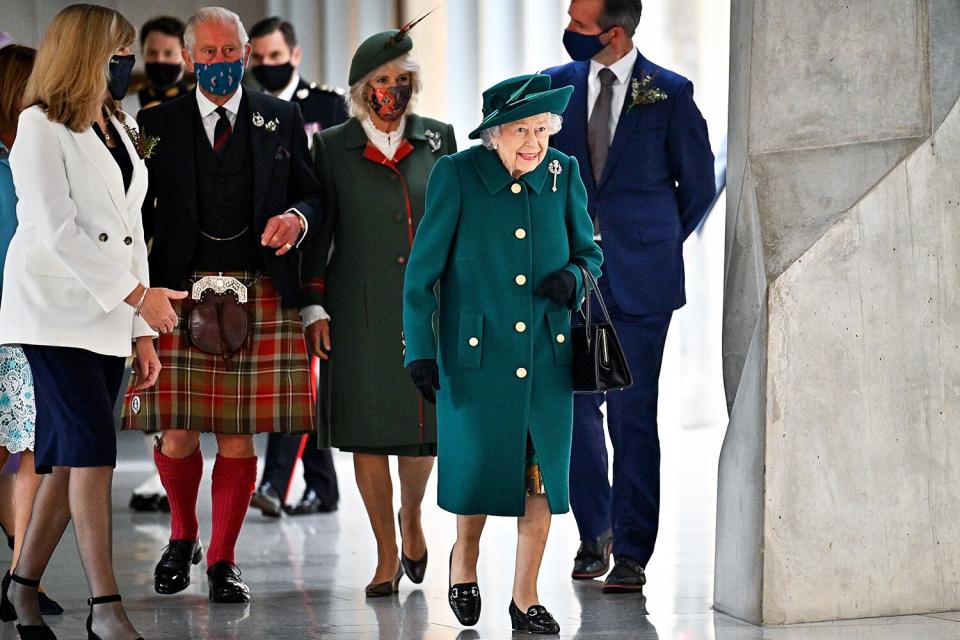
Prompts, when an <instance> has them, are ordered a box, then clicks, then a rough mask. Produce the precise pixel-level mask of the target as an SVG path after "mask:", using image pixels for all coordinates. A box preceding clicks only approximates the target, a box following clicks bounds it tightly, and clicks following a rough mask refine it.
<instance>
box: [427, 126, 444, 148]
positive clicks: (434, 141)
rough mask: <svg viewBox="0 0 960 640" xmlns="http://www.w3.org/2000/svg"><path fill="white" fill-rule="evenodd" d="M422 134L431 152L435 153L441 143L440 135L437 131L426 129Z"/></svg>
mask: <svg viewBox="0 0 960 640" xmlns="http://www.w3.org/2000/svg"><path fill="white" fill-rule="evenodd" d="M423 135H424V136H425V137H426V138H427V143H428V144H429V145H430V151H431V153H436V152H437V151H439V150H440V145H441V144H443V138H441V137H440V134H439V133H437V132H436V131H431V130H430V129H427V130H426V131H424V132H423Z"/></svg>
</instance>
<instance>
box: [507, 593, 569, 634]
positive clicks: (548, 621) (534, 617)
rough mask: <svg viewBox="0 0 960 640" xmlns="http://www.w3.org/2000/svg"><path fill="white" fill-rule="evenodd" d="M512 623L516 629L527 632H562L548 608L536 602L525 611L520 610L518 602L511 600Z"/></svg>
mask: <svg viewBox="0 0 960 640" xmlns="http://www.w3.org/2000/svg"><path fill="white" fill-rule="evenodd" d="M509 612H510V624H511V625H512V626H513V630H514V631H525V632H527V633H537V634H543V635H556V634H558V633H560V625H559V624H557V621H556V620H554V619H553V616H552V615H550V612H549V611H547V608H546V607H544V606H542V605H539V604H535V605H533V606H532V607H530V608H529V609H527V612H526V613H524V612H523V611H520V608H519V607H517V604H516V603H515V602H514V601H513V600H512V599H511V600H510V609H509Z"/></svg>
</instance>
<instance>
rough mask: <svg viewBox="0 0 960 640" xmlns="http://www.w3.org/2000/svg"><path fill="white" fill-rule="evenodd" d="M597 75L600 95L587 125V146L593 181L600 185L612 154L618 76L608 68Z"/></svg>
mask: <svg viewBox="0 0 960 640" xmlns="http://www.w3.org/2000/svg"><path fill="white" fill-rule="evenodd" d="M597 75H598V77H599V78H600V95H599V96H598V97H597V101H596V102H595V103H594V105H593V113H591V114H590V121H589V122H588V123H587V146H588V147H589V149H590V165H591V166H592V167H593V180H594V182H595V183H596V184H597V185H599V184H600V177H601V176H602V175H603V165H605V164H606V163H607V154H608V153H609V152H610V107H611V104H612V103H613V83H614V82H616V81H617V76H616V75H614V73H613V71H610V69H607V68H606V67H604V68H603V69H600V73H599V74H597Z"/></svg>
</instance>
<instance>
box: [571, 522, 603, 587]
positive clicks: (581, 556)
mask: <svg viewBox="0 0 960 640" xmlns="http://www.w3.org/2000/svg"><path fill="white" fill-rule="evenodd" d="M612 546H613V533H612V532H611V531H610V530H609V529H608V530H607V531H605V532H604V533H601V534H600V535H599V536H597V537H596V538H594V539H593V540H582V541H581V542H580V549H578V550H577V557H576V558H574V560H573V572H572V573H571V574H570V577H572V578H573V579H574V580H591V579H593V578H599V577H600V576H602V575H603V574H605V573H606V572H607V571H608V570H609V569H610V549H611V547H612Z"/></svg>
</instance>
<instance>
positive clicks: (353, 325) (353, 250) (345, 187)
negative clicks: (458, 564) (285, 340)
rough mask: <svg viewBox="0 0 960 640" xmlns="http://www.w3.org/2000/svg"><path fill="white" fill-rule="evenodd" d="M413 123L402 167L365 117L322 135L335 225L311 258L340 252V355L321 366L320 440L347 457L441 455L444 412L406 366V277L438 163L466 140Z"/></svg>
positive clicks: (322, 164)
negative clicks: (439, 415) (439, 421)
mask: <svg viewBox="0 0 960 640" xmlns="http://www.w3.org/2000/svg"><path fill="white" fill-rule="evenodd" d="M406 118H407V120H406V124H405V125H404V138H405V140H406V142H407V143H409V147H408V146H407V145H406V144H401V147H400V149H398V151H397V152H396V154H395V156H394V158H395V159H396V162H391V161H389V160H386V158H384V157H383V155H382V154H381V153H380V151H378V150H377V148H376V147H375V146H374V145H373V144H368V139H367V135H366V133H365V132H364V130H363V126H362V125H361V124H360V122H359V121H358V120H357V119H355V118H351V119H350V120H348V121H346V122H345V123H343V124H341V125H338V126H336V127H331V128H330V129H326V130H324V131H322V132H320V133H318V134H317V135H316V136H314V143H313V152H314V163H315V170H316V173H317V177H318V178H319V180H320V181H321V182H322V184H323V187H324V197H325V203H324V205H325V207H324V209H325V210H324V214H325V219H324V226H323V228H322V231H321V233H320V234H318V236H317V238H316V239H315V241H314V245H313V246H312V247H311V250H316V251H320V252H322V253H321V255H325V254H326V253H327V252H330V251H331V250H332V253H331V254H330V260H329V263H328V264H327V268H326V272H325V287H326V290H325V293H324V302H323V305H324V308H325V309H326V310H327V312H328V313H329V314H330V317H331V320H330V333H331V336H330V339H331V347H332V349H331V353H330V360H329V362H327V363H324V364H323V366H322V368H321V385H320V389H321V397H320V399H319V405H320V407H319V409H320V411H319V412H320V416H321V420H320V435H321V441H322V440H323V439H324V436H325V435H326V436H327V438H328V444H329V445H332V446H335V447H338V448H340V449H343V450H347V451H360V452H367V453H377V454H388V455H390V454H392V455H433V454H434V453H435V451H436V442H437V435H436V433H437V429H436V416H435V412H434V408H433V407H432V406H431V405H429V404H427V403H425V402H423V401H422V399H421V398H420V395H419V394H418V393H417V390H416V388H415V387H414V386H413V384H412V383H411V382H410V377H409V375H408V374H407V371H406V369H405V368H404V362H403V311H402V306H403V277H404V273H405V271H406V268H407V260H408V258H409V255H410V246H411V241H412V238H413V237H414V235H415V234H416V233H419V231H418V225H419V224H420V221H421V219H422V217H423V210H424V203H425V194H426V188H427V179H428V178H429V176H430V172H431V171H432V170H433V166H434V164H436V162H437V160H439V159H440V158H441V157H443V156H445V155H447V154H449V153H453V152H455V151H456V139H455V138H454V133H453V127H452V126H451V125H448V124H445V123H443V122H438V121H437V120H432V119H429V118H422V117H420V116H417V115H415V114H409V115H407V116H406ZM408 214H409V215H408Z"/></svg>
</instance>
